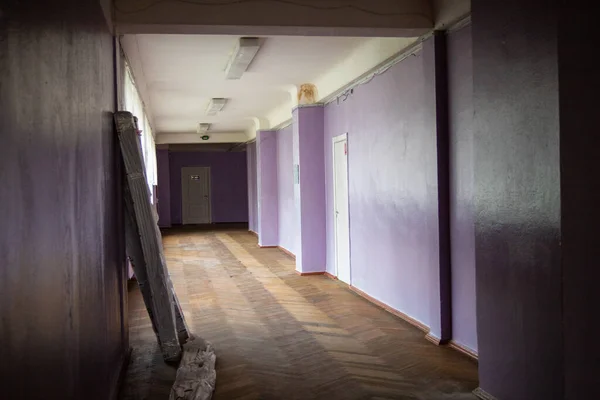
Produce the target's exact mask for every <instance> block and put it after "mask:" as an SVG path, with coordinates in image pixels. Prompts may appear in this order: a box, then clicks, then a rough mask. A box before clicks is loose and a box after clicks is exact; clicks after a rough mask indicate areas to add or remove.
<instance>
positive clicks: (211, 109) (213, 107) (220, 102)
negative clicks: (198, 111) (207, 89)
mask: <svg viewBox="0 0 600 400" xmlns="http://www.w3.org/2000/svg"><path fill="white" fill-rule="evenodd" d="M225 104H227V99H222V98H218V99H210V102H209V103H208V107H206V115H211V116H214V115H217V114H218V113H219V112H221V110H223V107H225Z"/></svg>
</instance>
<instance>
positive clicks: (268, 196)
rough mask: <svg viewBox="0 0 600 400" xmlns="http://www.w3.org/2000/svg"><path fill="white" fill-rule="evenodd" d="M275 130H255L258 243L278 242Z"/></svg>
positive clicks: (271, 244) (270, 243)
mask: <svg viewBox="0 0 600 400" xmlns="http://www.w3.org/2000/svg"><path fill="white" fill-rule="evenodd" d="M275 135H277V132H275V131H258V132H256V189H257V203H258V215H257V223H258V232H257V233H258V245H259V246H262V247H271V246H277V245H278V244H279V237H278V236H279V208H278V207H279V205H278V199H277V138H276V136H275Z"/></svg>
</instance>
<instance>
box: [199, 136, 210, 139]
mask: <svg viewBox="0 0 600 400" xmlns="http://www.w3.org/2000/svg"><path fill="white" fill-rule="evenodd" d="M201 139H202V140H208V139H210V136H208V135H204V136H202V138H201Z"/></svg>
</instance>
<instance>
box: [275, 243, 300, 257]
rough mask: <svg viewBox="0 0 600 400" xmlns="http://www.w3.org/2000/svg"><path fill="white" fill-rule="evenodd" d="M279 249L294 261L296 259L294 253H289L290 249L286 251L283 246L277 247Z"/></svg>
mask: <svg viewBox="0 0 600 400" xmlns="http://www.w3.org/2000/svg"><path fill="white" fill-rule="evenodd" d="M277 248H278V249H279V250H281V251H282V252H284V253H285V254H287V255H288V256H290V257H292V258H293V259H294V260H295V259H296V255H295V254H294V253H292V252H291V251H289V250H288V249H284V248H283V247H281V246H277Z"/></svg>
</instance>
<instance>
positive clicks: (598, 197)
mask: <svg viewBox="0 0 600 400" xmlns="http://www.w3.org/2000/svg"><path fill="white" fill-rule="evenodd" d="M563 4H564V6H563V7H562V9H561V10H560V11H559V16H558V28H559V35H558V45H559V77H560V82H559V88H560V130H561V133H560V136H561V137H560V163H561V178H560V182H561V213H562V216H561V230H562V237H561V249H562V263H563V265H562V273H563V275H562V277H563V296H564V297H563V312H564V315H563V318H564V319H563V326H564V327H565V331H564V333H563V338H564V349H565V398H566V399H600V385H598V377H599V376H600V344H599V342H598V340H596V335H597V333H598V332H600V319H599V318H598V305H599V304H600V290H598V282H600V268H599V267H598V260H600V246H599V242H600V235H599V234H598V227H599V226H600V208H599V207H598V205H599V204H600V168H598V149H600V135H598V117H597V114H598V93H600V73H599V71H598V61H597V57H598V55H597V51H596V49H597V48H598V43H599V42H600V31H598V29H597V19H596V16H597V13H596V12H595V11H594V10H593V9H592V8H591V5H590V3H589V2H587V1H582V0H571V1H569V2H563ZM591 332H593V333H592V334H591V335H590V333H591Z"/></svg>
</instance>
